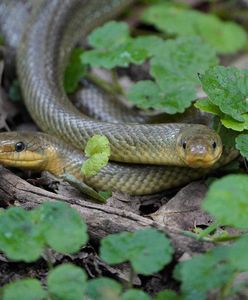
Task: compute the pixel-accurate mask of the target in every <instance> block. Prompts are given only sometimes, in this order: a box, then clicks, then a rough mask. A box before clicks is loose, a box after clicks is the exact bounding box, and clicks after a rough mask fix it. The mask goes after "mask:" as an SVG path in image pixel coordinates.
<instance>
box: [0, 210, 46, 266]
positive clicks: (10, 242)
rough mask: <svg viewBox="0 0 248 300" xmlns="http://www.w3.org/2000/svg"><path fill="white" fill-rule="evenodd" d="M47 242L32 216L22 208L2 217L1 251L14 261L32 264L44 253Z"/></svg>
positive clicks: (0, 223)
mask: <svg viewBox="0 0 248 300" xmlns="http://www.w3.org/2000/svg"><path fill="white" fill-rule="evenodd" d="M44 244H45V241H44V239H43V237H42V235H41V230H40V227H39V226H38V225H36V224H35V223H34V222H33V220H32V218H31V214H30V213H29V212H28V211H25V210H24V209H23V208H20V207H18V208H17V207H13V208H9V209H7V210H6V211H5V212H4V213H2V214H1V215H0V249H1V250H2V251H3V252H4V253H5V254H6V255H7V257H8V258H10V259H12V260H23V261H25V262H32V261H35V260H37V259H38V258H39V257H40V256H41V254H42V251H43V246H44Z"/></svg>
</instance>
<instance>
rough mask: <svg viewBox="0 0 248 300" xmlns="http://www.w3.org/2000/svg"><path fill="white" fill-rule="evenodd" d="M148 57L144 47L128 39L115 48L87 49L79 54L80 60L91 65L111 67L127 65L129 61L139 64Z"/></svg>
mask: <svg viewBox="0 0 248 300" xmlns="http://www.w3.org/2000/svg"><path fill="white" fill-rule="evenodd" d="M147 57H148V52H147V50H146V49H143V48H141V47H137V46H136V44H135V43H133V42H132V40H130V41H129V42H127V43H126V44H124V45H120V46H119V47H117V48H110V49H108V50H105V49H96V50H89V51H86V52H84V53H83V55H82V56H81V62H83V63H84V64H89V65H91V66H92V67H102V68H105V69H112V68H114V67H128V65H129V64H130V63H134V64H141V63H143V62H144V60H145V59H146V58H147Z"/></svg>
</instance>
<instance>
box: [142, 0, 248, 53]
mask: <svg viewBox="0 0 248 300" xmlns="http://www.w3.org/2000/svg"><path fill="white" fill-rule="evenodd" d="M142 19H143V21H145V22H147V23H149V24H153V25H154V26H156V27H157V28H158V29H159V30H161V31H164V32H166V33H169V34H172V35H174V34H177V35H179V36H190V35H191V36H192V35H198V36H200V37H201V38H202V39H203V40H204V41H205V42H206V43H208V44H209V45H211V46H212V47H214V48H215V49H216V51H218V52H220V53H233V52H236V51H237V50H239V49H241V48H243V47H244V46H245V43H246V41H247V36H246V32H245V30H244V29H243V28H242V27H241V26H239V25H238V24H236V23H234V22H223V21H221V20H220V19H218V18H217V17H216V16H214V15H210V14H204V13H201V12H199V11H196V10H193V9H188V8H187V7H186V6H182V5H177V4H176V5H175V4H169V3H165V4H158V5H153V6H150V7H149V8H148V9H147V10H146V11H145V12H144V14H143V16H142Z"/></svg>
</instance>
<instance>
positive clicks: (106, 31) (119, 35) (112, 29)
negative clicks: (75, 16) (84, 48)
mask: <svg viewBox="0 0 248 300" xmlns="http://www.w3.org/2000/svg"><path fill="white" fill-rule="evenodd" d="M128 40H129V28H128V26H127V24H126V23H124V22H116V21H109V22H107V23H105V24H104V25H103V26H102V27H99V28H97V29H95V30H94V31H93V32H92V33H91V34H90V35H89V37H88V41H89V44H90V46H92V47H94V48H97V49H101V48H104V49H109V48H113V47H118V46H120V45H123V44H125V43H126V42H127V41H128Z"/></svg>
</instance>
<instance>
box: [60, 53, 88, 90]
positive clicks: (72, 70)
mask: <svg viewBox="0 0 248 300" xmlns="http://www.w3.org/2000/svg"><path fill="white" fill-rule="evenodd" d="M82 53H83V50H82V49H80V48H75V49H73V50H72V53H71V58H70V62H69V64H68V66H67V68H66V70H65V75H64V88H65V91H66V92H67V93H72V92H74V91H75V90H76V88H77V86H78V82H79V80H80V79H81V78H82V77H83V76H84V75H85V66H84V64H83V63H82V62H81V56H82Z"/></svg>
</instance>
